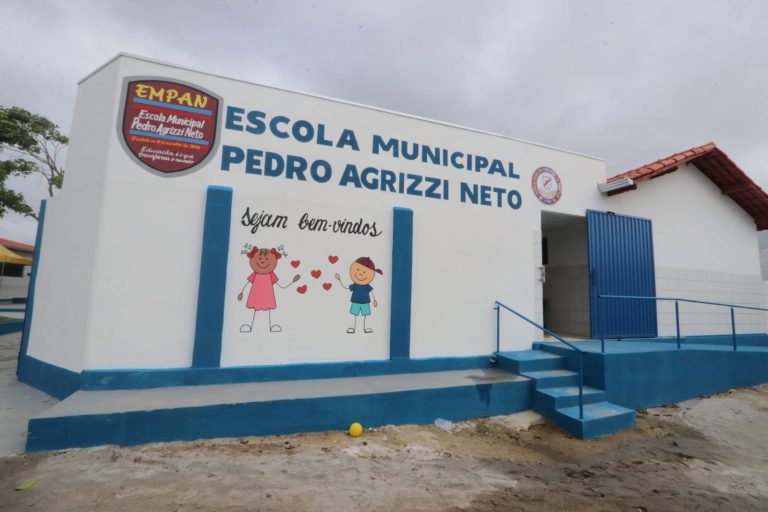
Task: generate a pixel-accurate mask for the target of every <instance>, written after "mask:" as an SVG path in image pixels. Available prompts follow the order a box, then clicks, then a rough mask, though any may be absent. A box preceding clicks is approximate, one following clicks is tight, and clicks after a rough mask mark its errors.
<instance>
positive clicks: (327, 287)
mask: <svg viewBox="0 0 768 512" xmlns="http://www.w3.org/2000/svg"><path fill="white" fill-rule="evenodd" d="M331 286H333V284H332V283H323V288H325V289H326V290H330V289H331Z"/></svg>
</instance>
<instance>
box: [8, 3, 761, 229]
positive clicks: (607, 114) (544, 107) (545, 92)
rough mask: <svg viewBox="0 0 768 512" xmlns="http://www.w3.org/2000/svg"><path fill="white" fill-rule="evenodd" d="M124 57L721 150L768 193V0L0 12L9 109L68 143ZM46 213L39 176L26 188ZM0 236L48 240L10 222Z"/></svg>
mask: <svg viewBox="0 0 768 512" xmlns="http://www.w3.org/2000/svg"><path fill="white" fill-rule="evenodd" d="M119 52H128V53H133V54H138V55H142V56H146V57H151V58H155V59H159V60H163V61H167V62H171V63H174V64H178V65H181V66H187V67H192V68H195V69H200V70H204V71H208V72H211V73H215V74H220V75H225V76H230V77H233V78H239V79H244V80H248V81H253V82H257V83H262V84H266V85H272V86H277V87H282V88H287V89H292V90H299V91H303V92H308V93H313V94H319V95H323V96H330V97H335V98H339V99H343V100H349V101H353V102H357V103H363V104H368V105H373V106H377V107H382V108H385V109H390V110H396V111H400V112H405V113H409V114H414V115H418V116H423V117H428V118H432V119H437V120H441V121H446V122H449V123H454V124H459V125H464V126H469V127H473V128H479V129H483V130H488V131H492V132H497V133H501V134H505V135H509V136H512V137H516V138H521V139H525V140H530V141H535V142H540V143H543V144H547V145H552V146H556V147H561V148H564V149H568V150H572V151H576V152H579V153H585V154H588V155H593V156H598V157H602V158H605V159H606V160H607V163H608V169H609V174H615V173H618V172H622V171H625V170H628V169H631V168H634V167H637V166H639V165H642V164H645V163H648V162H651V161H653V160H656V159H658V158H661V157H663V156H667V155H669V154H671V153H674V152H677V151H681V150H684V149H687V148H689V147H692V146H698V145H701V144H704V143H707V142H709V141H714V142H716V143H717V144H718V146H719V147H720V148H721V149H722V150H723V151H725V152H726V153H727V154H728V155H729V156H730V157H731V158H732V159H733V160H734V161H735V162H736V163H737V164H738V165H739V166H740V167H741V168H742V169H744V170H745V171H746V172H747V173H748V174H750V175H751V176H752V177H753V179H755V180H756V181H757V182H758V183H759V184H760V185H761V186H762V187H763V188H766V189H768V2H766V1H762V0H754V1H745V0H728V1H725V0H723V1H719V2H713V1H702V0H695V1H642V2H639V1H626V2H622V1H591V0H590V1H578V2H577V1H557V2H556V1H541V0H539V1H530V2H527V1H465V2H456V1H423V2H419V1H415V0H410V1H396V2H395V1H386V2H385V1H378V2H373V1H370V2H363V1H327V2H319V1H318V2H311V1H302V2H291V1H270V0H261V1H257V0H254V1H242V2H241V1H230V2H213V1H191V0H183V1H161V0H150V1H144V0H131V1H110V0H101V1H98V0H94V1H74V0H68V1H36V0H0V104H1V105H4V106H13V105H17V106H21V107H23V108H26V109H28V110H31V111H34V112H37V113H40V114H43V115H45V116H47V117H49V118H50V119H52V120H53V121H55V122H56V123H58V124H59V125H60V126H61V127H62V129H63V130H64V132H65V133H66V132H68V130H69V126H70V123H71V118H72V113H73V110H74V102H75V92H76V87H77V81H78V80H80V79H81V78H83V77H84V76H85V75H87V74H88V73H90V72H91V71H93V70H94V69H96V68H97V67H99V66H100V65H101V64H103V63H104V62H106V61H107V60H109V59H110V58H111V57H113V56H114V55H116V54H117V53H119ZM11 184H12V185H13V186H14V187H15V188H16V189H18V190H21V191H22V192H23V193H25V194H26V195H27V196H28V197H29V198H30V201H31V202H32V203H34V204H35V205H37V204H38V203H39V200H40V199H42V198H43V194H44V191H43V187H42V183H40V182H39V181H38V180H37V179H36V178H31V179H27V180H23V181H19V180H17V181H12V182H11ZM0 236H2V237H6V238H12V239H16V240H20V241H26V242H33V241H34V237H35V223H34V222H33V221H30V220H29V219H23V218H20V217H18V216H15V215H12V214H8V215H6V216H5V217H4V218H3V219H1V220H0Z"/></svg>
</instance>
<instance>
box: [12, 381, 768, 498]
mask: <svg viewBox="0 0 768 512" xmlns="http://www.w3.org/2000/svg"><path fill="white" fill-rule="evenodd" d="M0 400H5V398H4V397H2V396H0ZM766 425H768V385H765V386H760V387H756V388H750V389H742V390H737V391H732V392H729V393H724V394H721V395H717V396H713V397H709V398H705V399H699V400H692V401H688V402H684V403H682V404H679V405H676V406H669V407H662V408H656V409H648V410H646V411H640V413H639V415H638V426H637V428H635V429H633V430H631V431H628V432H623V433H620V434H617V435H613V436H610V437H607V438H603V439H598V440H593V441H579V440H576V439H573V438H571V437H570V436H568V435H567V434H565V433H563V432H562V431H561V430H559V429H557V428H556V427H553V426H551V425H550V424H548V423H546V422H542V421H541V419H540V418H539V417H537V416H536V415H535V414H533V413H522V414H519V415H512V416H503V417H496V418H489V419H480V420H474V421H469V422H464V423H460V424H456V425H454V426H453V428H452V429H451V431H449V432H448V431H444V430H441V429H439V428H437V427H435V426H432V425H428V426H400V427H384V428H381V429H376V430H367V431H365V432H364V434H363V435H362V436H361V437H359V438H351V437H349V436H348V435H346V434H345V433H343V432H325V433H317V434H304V435H290V436H277V437H261V438H257V437H249V438H238V439H221V440H211V441H199V442H185V443H164V444H153V445H145V446H139V447H132V448H120V447H113V446H107V447H100V448H90V449H80V450H66V451H59V452H46V453H36V454H27V455H9V456H5V457H3V458H0V510H1V511H5V510H13V511H16V510H45V511H90V510H110V511H118V512H120V511H125V512H128V511H131V512H133V511H180V510H184V511H186V510H201V511H214V510H227V511H246V510H260V511H277V510H301V511H315V510H316V511H320V510H323V511H326V510H333V511H346V510H350V511H351V510H354V511H371V510H377V511H378V510H381V511H390V510H398V511H400V510H418V511H437V510H449V511H452V510H478V511H495V510H511V511H515V510H536V511H548V510H556V511H577V510H578V511H582V510H583V511H616V510H627V511H659V510H675V511H676V510H717V511H719V512H726V511H751V510H755V511H757V510H760V511H765V510H768V433H766ZM4 435H5V432H0V437H3V436H4ZM28 479H35V480H37V484H36V485H35V486H34V487H32V488H30V489H29V490H26V491H15V490H14V489H15V487H16V486H17V485H18V484H19V483H21V482H23V481H26V480H28Z"/></svg>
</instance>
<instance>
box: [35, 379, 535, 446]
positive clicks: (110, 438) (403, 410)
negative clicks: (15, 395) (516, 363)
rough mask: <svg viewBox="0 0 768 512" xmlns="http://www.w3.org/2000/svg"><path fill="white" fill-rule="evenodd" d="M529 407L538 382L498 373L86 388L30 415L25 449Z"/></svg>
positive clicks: (336, 426) (460, 416) (425, 419)
mask: <svg viewBox="0 0 768 512" xmlns="http://www.w3.org/2000/svg"><path fill="white" fill-rule="evenodd" d="M530 408H531V381H530V380H529V379H526V378H524V377H521V376H519V375H515V374H513V373H509V372H506V371H503V370H499V369H495V368H483V369H470V370H458V371H443V372H426V373H408V374H394V375H377V376H368V377H349V378H335V379H312V380H293V381H277V382H249V383H240V384H216V385H201V386H178V387H167V388H154V389H138V390H113V391H78V392H76V393H74V394H72V395H70V396H69V397H68V398H66V399H65V400H63V401H61V402H59V403H58V404H56V405H55V406H53V407H51V408H50V409H48V410H46V411H44V412H43V413H41V414H38V415H37V416H34V417H33V418H32V419H30V421H29V425H28V436H27V450H29V451H38V450H54V449H63V448H73V447H83V446H98V445H104V444H119V445H135V444H142V443H151V442H160V441H177V440H193V439H206V438H214V437H239V436H248V435H273V434H291V433H298V432H316V431H323V430H346V429H347V428H348V427H349V425H350V424H351V423H353V422H355V421H358V422H360V423H362V424H363V426H365V427H376V426H381V425H386V424H403V423H432V422H433V421H434V420H435V419H437V418H444V419H448V420H452V421H460V420H466V419H470V418H477V417H482V416H496V415H500V414H511V413H514V412H520V411H524V410H528V409H530Z"/></svg>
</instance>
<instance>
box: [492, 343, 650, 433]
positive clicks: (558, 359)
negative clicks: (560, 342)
mask: <svg viewBox="0 0 768 512" xmlns="http://www.w3.org/2000/svg"><path fill="white" fill-rule="evenodd" d="M496 360H497V365H498V367H499V368H501V369H503V370H507V371H510V372H513V373H517V374H519V375H522V376H523V377H528V378H529V379H531V380H533V381H534V382H533V386H532V387H531V390H532V393H533V396H532V397H531V398H532V400H531V402H532V403H533V408H534V410H535V411H536V412H538V413H539V414H541V415H542V416H544V417H545V418H547V419H548V420H549V421H551V422H552V423H554V424H555V425H557V426H559V427H560V428H562V429H563V430H565V431H566V432H568V433H569V434H571V435H573V436H574V437H577V438H579V439H591V438H594V437H600V436H605V435H608V434H612V433H614V432H619V431H622V430H626V429H629V428H632V427H634V426H635V411H633V410H632V409H627V408H626V407H621V406H619V405H616V404H612V403H610V402H606V401H605V397H606V394H605V391H603V390H602V389H597V388H594V387H590V386H587V385H584V387H583V395H584V417H583V418H582V419H580V418H579V374H578V373H577V372H573V371H570V370H569V369H567V367H566V359H565V357H563V356H560V355H557V354H552V353H550V352H545V351H543V350H521V351H517V352H499V353H498V354H497V356H496ZM586 380H588V379H587V378H586V376H585V381H586Z"/></svg>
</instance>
